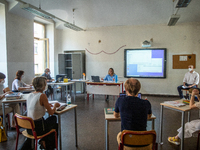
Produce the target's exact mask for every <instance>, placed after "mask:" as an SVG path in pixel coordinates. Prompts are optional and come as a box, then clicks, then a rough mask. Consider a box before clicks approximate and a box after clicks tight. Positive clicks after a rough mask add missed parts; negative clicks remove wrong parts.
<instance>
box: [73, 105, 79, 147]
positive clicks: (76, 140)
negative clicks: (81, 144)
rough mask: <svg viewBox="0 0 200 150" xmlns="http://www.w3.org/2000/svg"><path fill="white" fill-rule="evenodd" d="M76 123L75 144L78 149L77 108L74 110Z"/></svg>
mask: <svg viewBox="0 0 200 150" xmlns="http://www.w3.org/2000/svg"><path fill="white" fill-rule="evenodd" d="M74 123H75V143H76V145H75V146H76V147H78V139H77V114H76V108H74Z"/></svg>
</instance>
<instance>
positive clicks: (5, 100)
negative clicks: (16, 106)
mask: <svg viewBox="0 0 200 150" xmlns="http://www.w3.org/2000/svg"><path fill="white" fill-rule="evenodd" d="M28 95H29V94H22V97H21V98H19V99H12V100H7V99H6V98H4V99H3V100H2V110H3V127H4V128H5V132H6V133H7V128H6V117H5V105H6V104H9V103H21V115H22V114H23V103H24V102H26V100H27V98H28ZM13 115H14V114H13Z"/></svg>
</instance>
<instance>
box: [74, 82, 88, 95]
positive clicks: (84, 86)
mask: <svg viewBox="0 0 200 150" xmlns="http://www.w3.org/2000/svg"><path fill="white" fill-rule="evenodd" d="M71 81H72V82H75V84H74V86H75V89H76V83H82V84H83V89H84V90H83V91H84V94H85V97H86V82H88V81H89V80H81V79H73V80H71ZM75 96H76V93H75Z"/></svg>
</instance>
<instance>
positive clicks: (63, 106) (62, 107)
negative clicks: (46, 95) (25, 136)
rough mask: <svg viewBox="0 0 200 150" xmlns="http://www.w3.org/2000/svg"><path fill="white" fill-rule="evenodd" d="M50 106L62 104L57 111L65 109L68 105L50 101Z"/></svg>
mask: <svg viewBox="0 0 200 150" xmlns="http://www.w3.org/2000/svg"><path fill="white" fill-rule="evenodd" d="M49 103H50V104H52V105H53V106H54V104H55V103H59V104H60V107H58V108H56V110H59V111H61V110H63V109H65V107H66V106H67V104H66V103H61V102H58V101H49Z"/></svg>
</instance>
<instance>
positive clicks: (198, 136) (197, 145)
mask: <svg viewBox="0 0 200 150" xmlns="http://www.w3.org/2000/svg"><path fill="white" fill-rule="evenodd" d="M199 134H200V132H199V133H198V138H197V150H198V149H199Z"/></svg>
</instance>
